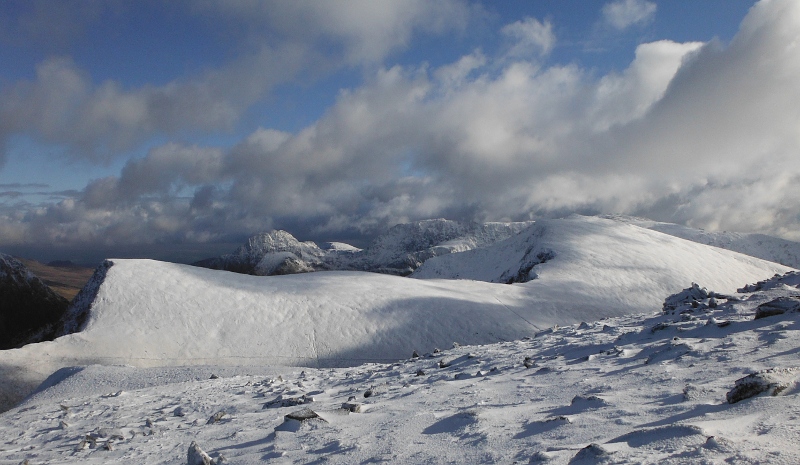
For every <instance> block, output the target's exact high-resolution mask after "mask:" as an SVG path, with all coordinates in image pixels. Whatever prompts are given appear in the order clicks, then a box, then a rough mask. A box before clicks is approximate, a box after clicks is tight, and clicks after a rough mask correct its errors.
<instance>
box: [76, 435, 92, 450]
mask: <svg viewBox="0 0 800 465" xmlns="http://www.w3.org/2000/svg"><path fill="white" fill-rule="evenodd" d="M87 447H89V440H88V439H86V438H83V439H81V442H79V443H78V445H77V446H75V452H79V451H82V450H84V449H86V448H87Z"/></svg>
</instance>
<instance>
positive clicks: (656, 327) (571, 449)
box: [0, 264, 800, 465]
mask: <svg viewBox="0 0 800 465" xmlns="http://www.w3.org/2000/svg"><path fill="white" fill-rule="evenodd" d="M120 265H121V264H118V265H115V266H114V267H113V268H111V270H110V273H109V274H110V275H113V272H114V269H116V268H117V267H118V266H120ZM782 278H783V279H782ZM271 279H274V278H271ZM771 282H772V284H774V285H771V284H770V285H765V286H762V290H759V291H755V292H747V293H741V294H737V293H732V294H730V295H724V294H723V293H721V292H720V290H719V289H714V288H704V287H703V285H704V284H705V283H701V284H700V285H698V286H693V287H691V288H688V289H684V290H683V291H682V292H680V293H678V294H679V295H675V296H673V297H671V298H670V299H669V301H670V302H673V303H676V302H679V301H682V302H684V303H686V305H678V306H673V305H663V304H662V305H660V306H659V308H661V307H663V308H668V310H667V311H656V312H648V313H644V314H637V315H626V316H620V317H614V318H607V319H604V320H602V321H588V320H587V321H585V322H582V323H580V324H575V325H571V326H565V327H557V328H548V329H546V330H541V331H532V332H530V334H529V336H528V337H525V338H522V339H518V340H512V341H504V342H498V343H494V344H488V345H481V346H467V345H461V346H453V345H451V346H448V347H442V349H443V350H441V351H434V350H433V349H431V348H423V347H418V349H419V352H420V353H421V355H420V356H419V357H413V358H408V355H410V354H407V355H406V357H405V358H404V359H402V360H399V361H396V362H395V363H390V364H374V363H367V364H363V365H360V366H356V367H348V368H336V369H331V368H326V369H316V368H288V367H283V368H279V367H263V366H261V367H239V368H236V369H233V368H230V367H225V366H216V367H215V366H208V367H193V368H188V367H180V368H173V367H168V368H135V367H131V366H125V367H123V366H113V367H104V366H99V365H93V366H88V367H82V368H73V369H67V370H62V371H61V372H59V373H56V374H55V375H53V376H52V377H51V378H50V379H49V380H48V382H47V383H46V384H45V385H43V387H42V389H41V390H39V392H37V393H36V394H35V395H34V396H32V397H31V398H30V399H28V400H27V401H26V402H24V403H23V404H22V405H20V406H19V407H17V408H14V409H12V410H11V411H8V412H5V413H3V414H2V415H0V444H2V447H0V463H3V464H5V463H8V464H14V465H16V464H20V463H24V461H25V460H26V459H27V460H29V463H31V464H33V463H85V464H89V465H92V464H105V463H129V462H130V463H134V462H135V463H137V464H142V465H149V464H153V465H155V464H164V463H170V464H194V463H213V464H225V463H236V464H258V463H281V464H283V463H287V464H288V463H293V464H300V463H330V464H353V463H380V462H385V463H396V464H419V463H508V464H511V463H522V464H524V463H552V464H579V463H591V464H595V463H616V464H667V465H672V464H687V463H714V464H716V463H761V464H767V463H768V464H795V463H800V449H798V446H797V445H798V444H800V402H798V400H800V388H799V387H798V381H800V370H799V369H798V363H797V353H798V351H800V313H784V314H779V315H773V316H770V317H767V318H762V319H754V314H755V311H756V308H757V307H758V306H760V305H763V304H764V303H767V302H770V301H773V300H775V299H781V298H783V299H785V298H791V297H793V296H796V295H798V294H800V290H799V289H798V288H797V287H796V286H795V285H788V284H786V283H787V279H786V278H784V277H782V276H781V277H778V278H775V279H773V280H771ZM742 284H744V283H740V285H742ZM779 284H783V285H779ZM501 287H504V288H506V289H512V288H515V287H523V286H519V285H515V286H501ZM714 296H716V297H714ZM712 299H715V300H716V303H712ZM642 310H644V309H642ZM451 347H452V348H451ZM733 402H735V403H733Z"/></svg>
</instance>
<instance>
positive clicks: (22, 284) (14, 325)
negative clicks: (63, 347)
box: [0, 254, 69, 349]
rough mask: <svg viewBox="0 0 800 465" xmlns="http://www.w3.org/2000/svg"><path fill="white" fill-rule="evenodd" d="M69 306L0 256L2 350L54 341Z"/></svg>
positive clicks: (18, 265) (19, 265)
mask: <svg viewBox="0 0 800 465" xmlns="http://www.w3.org/2000/svg"><path fill="white" fill-rule="evenodd" d="M68 305H69V302H68V301H67V299H65V298H63V297H61V296H59V295H58V294H56V293H55V292H53V291H52V290H51V289H50V288H49V287H47V285H46V284H44V283H43V282H42V281H41V280H40V279H39V278H37V277H36V276H34V275H33V274H32V273H31V272H30V271H28V269H27V268H26V267H25V266H24V265H23V264H22V263H21V262H20V261H19V260H16V259H15V258H12V257H10V256H8V255H5V254H0V349H13V348H16V347H21V346H22V345H25V344H28V343H31V342H40V341H45V340H49V339H52V338H53V336H54V332H55V327H56V325H57V323H58V322H59V320H60V319H61V318H62V317H63V316H64V314H65V312H66V310H67V306H68Z"/></svg>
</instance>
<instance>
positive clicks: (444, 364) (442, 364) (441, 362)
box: [439, 358, 453, 368]
mask: <svg viewBox="0 0 800 465" xmlns="http://www.w3.org/2000/svg"><path fill="white" fill-rule="evenodd" d="M452 363H453V360H452V359H446V358H443V359H441V360H439V368H447V367H449V366H450V365H451V364H452Z"/></svg>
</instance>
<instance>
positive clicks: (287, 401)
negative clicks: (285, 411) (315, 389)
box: [261, 394, 314, 409]
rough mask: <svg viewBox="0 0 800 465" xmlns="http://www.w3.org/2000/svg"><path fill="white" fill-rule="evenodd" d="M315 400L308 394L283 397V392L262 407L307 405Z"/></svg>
mask: <svg viewBox="0 0 800 465" xmlns="http://www.w3.org/2000/svg"><path fill="white" fill-rule="evenodd" d="M312 402H314V398H313V397H311V396H308V395H305V394H303V395H302V396H299V397H286V398H284V397H283V394H281V395H279V396H278V397H276V398H275V399H274V400H271V401H269V402H267V403H266V404H264V406H263V407H261V408H262V409H265V408H281V407H296V406H298V405H305V404H310V403H312Z"/></svg>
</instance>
